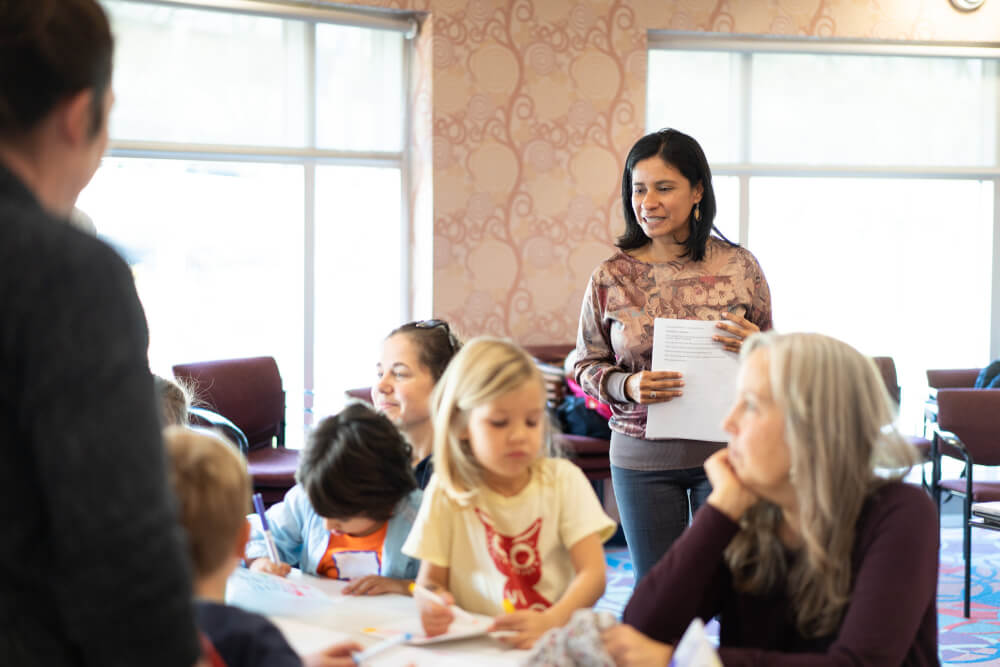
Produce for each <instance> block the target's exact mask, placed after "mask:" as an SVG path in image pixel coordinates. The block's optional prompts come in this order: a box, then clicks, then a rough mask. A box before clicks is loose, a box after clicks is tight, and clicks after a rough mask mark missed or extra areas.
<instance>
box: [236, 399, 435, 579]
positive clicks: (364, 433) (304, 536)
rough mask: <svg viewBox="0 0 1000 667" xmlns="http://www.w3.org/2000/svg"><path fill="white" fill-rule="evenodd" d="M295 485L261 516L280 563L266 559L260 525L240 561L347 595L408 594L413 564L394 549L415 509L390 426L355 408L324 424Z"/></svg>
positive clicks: (406, 466) (405, 461) (410, 480)
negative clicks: (297, 572)
mask: <svg viewBox="0 0 1000 667" xmlns="http://www.w3.org/2000/svg"><path fill="white" fill-rule="evenodd" d="M296 479H297V480H298V484H296V485H295V486H294V487H292V489H291V490H290V491H289V492H288V494H287V495H286V496H285V499H284V501H282V502H280V503H277V504H276V505H274V506H272V507H271V508H270V509H269V510H267V521H268V525H269V528H270V530H271V536H272V537H273V538H274V542H275V546H277V548H278V555H279V556H280V558H281V560H282V562H281V563H274V562H272V561H271V560H270V559H268V558H266V554H267V547H266V543H265V541H264V534H263V532H262V531H261V529H260V521H259V519H258V518H257V516H256V515H251V516H250V520H251V523H252V525H253V533H252V536H251V540H250V544H249V545H248V546H247V551H246V556H247V559H248V560H251V561H252V563H251V566H250V567H251V569H253V570H257V571H262V572H270V573H272V574H279V575H285V574H287V573H288V571H289V570H290V569H291V567H298V568H300V569H301V570H302V571H303V572H308V573H309V574H317V575H320V576H325V577H330V578H332V579H342V580H349V581H350V584H348V586H347V587H345V588H344V592H345V593H347V594H354V595H379V594H383V593H399V594H402V595H407V594H409V584H410V583H411V582H412V581H413V579H414V577H415V576H416V574H417V568H418V567H419V564H420V563H419V561H417V560H415V559H413V558H410V557H408V556H405V555H403V554H402V553H401V551H400V549H401V548H402V546H403V542H405V541H406V537H407V535H408V534H409V532H410V527H411V526H412V525H413V520H414V518H416V515H417V510H418V509H419V507H420V500H421V491H420V489H419V488H417V482H416V479H414V477H413V469H412V467H411V465H410V446H409V444H407V442H406V440H405V439H404V438H403V436H402V435H401V434H400V433H399V431H398V430H397V429H396V427H395V426H394V425H393V424H392V422H390V421H389V419H388V418H386V417H385V416H384V415H380V414H378V413H376V412H374V411H373V410H371V409H370V408H369V407H367V406H365V405H362V404H360V403H356V404H352V405H349V406H347V407H346V408H344V409H343V410H342V411H341V412H340V413H339V414H337V415H334V416H333V417H328V418H326V419H324V420H323V421H322V422H320V423H319V425H318V426H317V427H316V429H315V430H314V431H313V432H312V435H311V436H310V438H309V443H308V444H307V445H306V448H305V450H303V452H302V456H301V458H300V460H299V469H298V472H297V474H296Z"/></svg>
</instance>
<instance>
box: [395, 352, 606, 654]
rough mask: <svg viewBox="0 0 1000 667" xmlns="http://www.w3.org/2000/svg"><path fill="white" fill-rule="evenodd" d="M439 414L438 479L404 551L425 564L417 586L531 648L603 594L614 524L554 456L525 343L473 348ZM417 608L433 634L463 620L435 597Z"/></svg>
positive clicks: (442, 384)
mask: <svg viewBox="0 0 1000 667" xmlns="http://www.w3.org/2000/svg"><path fill="white" fill-rule="evenodd" d="M431 405H432V413H433V419H434V460H435V474H434V477H433V478H432V479H431V482H430V484H429V485H428V487H427V490H426V492H425V494H424V500H423V503H422V505H421V507H420V512H419V514H418V515H417V520H416V522H415V523H414V526H413V530H412V532H411V533H410V537H409V539H407V542H406V544H405V545H404V546H403V552H404V553H406V554H408V555H411V556H414V557H416V558H420V559H421V561H422V562H421V566H420V573H419V575H418V577H417V583H418V584H419V585H420V586H422V587H424V588H427V589H430V590H431V591H433V592H434V593H436V594H437V596H438V597H439V599H443V600H444V601H445V602H447V603H449V604H450V603H452V602H454V603H455V604H457V605H458V606H459V607H461V608H463V609H466V610H468V611H472V612H477V613H480V614H488V615H493V616H497V619H496V621H495V622H494V624H493V626H492V629H493V630H504V631H508V634H506V635H505V641H508V642H509V643H511V644H513V645H515V646H517V647H519V648H528V647H530V646H531V645H533V644H534V642H535V640H536V639H537V638H538V637H539V636H541V635H542V634H543V633H544V632H545V631H546V630H548V629H549V628H553V627H557V626H560V625H563V624H564V623H565V622H566V621H567V620H569V617H570V615H571V614H572V613H573V611H574V610H576V609H579V608H581V607H589V606H591V605H593V604H594V603H595V602H597V600H598V599H599V598H600V596H601V595H602V594H603V592H604V585H605V580H604V576H605V564H604V553H603V550H602V547H601V545H602V543H603V542H604V541H605V540H607V539H608V538H609V537H610V536H611V534H612V533H613V532H614V523H613V522H612V521H611V519H609V518H608V517H607V515H606V514H605V513H604V511H603V509H602V508H601V505H600V502H599V501H598V500H597V496H596V494H595V493H594V491H593V489H592V488H591V487H590V484H589V483H588V482H587V479H586V477H584V475H583V472H582V471H581V470H580V469H579V468H577V467H576V466H575V465H574V464H573V463H571V462H569V461H567V460H565V459H555V458H551V457H549V456H547V446H546V441H547V436H548V426H547V421H546V412H545V387H544V384H543V381H542V377H541V374H540V373H539V372H538V369H537V368H536V367H535V364H534V362H533V360H532V359H531V357H530V356H528V354H527V353H526V352H525V351H524V350H522V349H521V348H520V347H518V346H517V345H516V344H514V343H512V342H510V341H506V340H500V339H495V338H477V339H474V340H472V341H470V342H469V343H467V344H466V345H465V346H464V347H463V348H462V350H461V351H460V352H459V353H458V355H456V356H455V358H454V359H453V360H452V362H451V364H450V365H449V366H448V370H447V371H445V374H444V376H443V377H442V378H441V380H440V381H439V382H438V384H437V386H436V387H435V389H434V393H433V395H432V398H431ZM418 606H419V608H420V617H421V621H422V623H423V626H424V630H425V631H426V632H427V634H428V635H438V634H442V633H444V632H446V631H447V629H448V626H449V625H450V624H451V622H452V620H454V615H453V612H452V610H451V608H450V607H447V606H443V605H440V604H438V603H436V602H434V601H432V600H430V597H429V596H418ZM505 611H507V612H510V613H504V612H505Z"/></svg>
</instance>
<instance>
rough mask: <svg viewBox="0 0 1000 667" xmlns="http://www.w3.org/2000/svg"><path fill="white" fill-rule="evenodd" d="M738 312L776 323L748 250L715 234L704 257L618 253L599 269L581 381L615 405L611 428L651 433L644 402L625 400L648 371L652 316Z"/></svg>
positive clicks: (590, 288) (586, 324)
mask: <svg viewBox="0 0 1000 667" xmlns="http://www.w3.org/2000/svg"><path fill="white" fill-rule="evenodd" d="M727 310H735V311H736V312H739V313H740V314H742V315H743V316H744V317H746V318H747V319H748V320H750V321H751V322H753V323H754V324H756V325H757V326H758V327H760V329H761V330H762V331H763V330H766V329H770V328H771V291H770V288H769V287H768V285H767V280H765V278H764V273H763V271H761V268H760V264H758V263H757V259H756V258H755V257H754V256H753V254H752V253H751V252H750V251H749V250H747V249H746V248H742V247H739V246H733V245H730V244H729V243H727V242H726V241H723V240H722V239H719V238H716V237H714V236H713V237H710V238H709V239H708V242H707V245H706V247H705V258H704V259H703V260H702V261H700V262H695V261H691V260H689V259H680V260H675V261H671V262H664V263H655V264H651V263H648V262H643V261H640V260H638V259H635V258H634V257H632V256H631V255H628V254H627V253H624V252H617V253H615V254H614V255H613V256H612V257H610V258H609V259H607V260H605V261H604V262H602V263H601V264H600V265H599V266H598V267H597V269H595V270H594V273H593V275H591V277H590V283H589V284H588V285H587V292H586V294H585V295H584V298H583V308H582V311H581V313H580V331H579V335H578V337H577V343H576V365H575V367H574V371H575V375H576V379H577V382H578V383H579V384H580V386H581V387H583V389H584V391H585V392H587V394H588V395H590V396H592V397H594V398H596V399H597V400H599V401H601V402H604V403H608V404H610V405H611V412H612V417H611V421H610V426H611V429H612V430H613V431H616V432H618V433H622V434H624V435H627V436H631V437H633V438H645V433H646V406H645V405H639V404H637V403H633V402H631V401H629V400H628V399H627V398H626V397H625V393H624V383H625V380H626V379H627V378H628V376H629V375H630V374H632V373H635V372H638V371H642V370H649V369H650V360H651V357H652V347H653V320H654V319H655V318H657V317H665V318H675V319H685V320H719V319H722V315H721V314H722V313H723V312H726V311H727Z"/></svg>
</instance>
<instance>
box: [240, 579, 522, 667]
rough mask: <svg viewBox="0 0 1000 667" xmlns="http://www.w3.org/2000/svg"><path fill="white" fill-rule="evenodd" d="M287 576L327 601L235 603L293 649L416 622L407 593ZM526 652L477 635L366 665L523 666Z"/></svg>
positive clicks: (365, 639)
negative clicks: (346, 590) (263, 618)
mask: <svg viewBox="0 0 1000 667" xmlns="http://www.w3.org/2000/svg"><path fill="white" fill-rule="evenodd" d="M288 579H289V581H292V582H296V583H301V584H305V585H307V586H310V587H312V588H314V589H318V590H319V591H320V592H322V593H324V594H325V595H327V596H329V600H327V599H325V598H323V599H316V598H314V599H310V600H308V601H305V603H304V604H299V605H289V604H285V603H278V604H272V603H269V602H268V601H267V600H265V599H261V600H255V601H254V604H251V605H246V604H240V600H234V601H233V602H234V603H235V604H238V605H240V606H247V607H248V608H251V609H252V610H253V611H256V612H258V613H264V614H266V615H267V616H268V617H269V618H270V619H271V620H272V621H273V622H274V624H275V625H277V626H278V628H279V629H280V630H281V631H282V633H284V635H285V638H286V639H287V640H288V643H289V644H291V645H292V648H294V649H295V650H296V651H297V652H298V653H300V654H303V655H305V654H309V653H314V652H316V651H319V650H322V649H324V648H326V647H327V646H330V645H331V644H335V643H337V642H341V641H345V640H354V641H356V642H358V643H359V644H361V645H362V646H363V647H368V646H371V645H373V644H377V643H378V642H379V641H381V640H382V637H380V636H377V635H375V634H372V630H373V629H375V628H383V627H388V626H394V625H396V624H406V623H415V624H417V625H419V617H418V613H417V607H416V603H415V602H414V600H413V598H411V597H408V596H403V595H373V596H352V595H343V594H342V593H341V589H343V587H344V586H345V585H346V582H343V581H336V580H333V579H327V578H325V577H315V576H312V575H307V574H302V573H301V572H300V571H298V570H293V571H292V572H291V574H289V575H288ZM286 602H287V601H286ZM300 610H301V611H300ZM527 655H528V652H527V651H518V650H513V649H510V648H507V647H506V646H505V645H504V644H503V643H501V642H500V641H498V640H497V639H494V638H492V637H488V636H481V637H475V638H469V639H460V640H454V641H448V642H441V643H436V644H430V645H426V646H408V645H399V646H394V647H392V648H389V649H387V650H385V651H384V652H382V653H380V654H378V655H377V656H375V657H374V658H372V659H371V660H370V661H366V662H365V664H366V665H372V666H373V667H374V666H376V665H386V666H388V665H417V666H418V667H419V666H425V665H426V666H427V667H430V665H435V666H436V665H443V666H445V667H447V666H448V665H454V666H456V667H458V666H459V665H461V666H462V667H468V666H469V665H477V667H478V666H479V665H483V666H484V667H494V666H496V667H505V666H508V665H518V664H521V663H522V662H523V661H524V658H525V657H526V656H527Z"/></svg>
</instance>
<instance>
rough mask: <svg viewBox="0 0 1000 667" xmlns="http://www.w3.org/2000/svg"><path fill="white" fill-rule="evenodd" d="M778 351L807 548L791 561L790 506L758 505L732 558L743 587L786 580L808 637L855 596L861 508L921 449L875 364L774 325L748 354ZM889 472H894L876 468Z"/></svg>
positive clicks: (771, 362)
mask: <svg viewBox="0 0 1000 667" xmlns="http://www.w3.org/2000/svg"><path fill="white" fill-rule="evenodd" d="M756 351H762V352H764V353H765V354H766V355H767V356H768V367H769V371H768V373H769V379H770V384H771V393H772V395H773V398H774V401H775V403H776V405H777V406H778V408H779V409H780V410H781V411H782V412H783V414H784V422H785V440H786V442H787V443H788V448H789V450H790V451H789V453H790V460H791V472H790V476H791V479H792V483H793V486H794V489H795V494H796V497H797V500H798V510H799V513H798V523H799V525H797V526H792V528H794V529H796V530H797V532H798V533H799V534H800V535H801V537H802V548H801V551H800V552H799V553H798V554H797V556H796V557H795V558H793V559H792V563H791V564H789V562H788V560H789V559H788V558H787V556H786V553H787V552H786V549H785V547H784V546H783V545H782V542H781V540H780V539H779V537H778V535H779V532H778V531H779V528H780V526H781V521H782V512H781V509H780V508H779V507H778V506H777V505H775V504H773V503H770V502H768V501H761V502H759V503H757V504H756V505H755V506H754V507H752V508H751V509H750V510H749V511H748V512H747V513H746V515H745V516H744V517H743V518H742V520H741V521H740V528H741V530H740V532H739V533H738V534H737V535H736V537H734V538H733V540H732V542H730V544H729V546H728V547H727V548H726V552H725V557H726V561H727V563H728V565H729V568H730V570H731V571H732V573H733V578H734V582H735V585H736V587H737V589H739V590H742V591H745V592H757V593H765V592H767V591H771V590H774V589H775V588H777V587H778V586H780V585H781V584H782V583H785V586H786V587H787V590H788V593H789V595H790V597H791V598H792V600H794V616H795V623H796V626H797V628H798V630H799V632H800V633H801V634H802V635H803V636H805V637H820V636H823V635H826V634H830V633H832V632H833V631H835V630H836V628H837V627H838V626H839V624H840V622H841V619H842V617H843V614H844V611H845V609H846V606H847V603H848V600H849V598H850V593H851V591H850V588H851V552H852V549H853V547H854V538H855V523H856V522H857V519H858V516H859V514H860V512H861V507H862V505H863V504H864V502H865V500H866V499H867V497H868V496H869V495H871V494H872V493H873V492H874V491H875V490H876V489H877V488H878V487H879V486H880V485H882V484H884V483H885V481H886V479H891V478H898V477H900V476H902V475H903V474H905V473H906V471H907V470H909V467H910V466H912V465H913V464H914V463H915V462H916V461H917V454H916V452H915V450H914V449H913V447H911V446H910V445H909V444H908V443H907V442H906V441H905V440H904V439H903V438H902V437H901V436H900V435H899V434H898V432H897V431H896V430H895V428H894V427H893V426H892V422H893V419H894V416H895V414H894V413H895V406H894V404H893V402H892V399H890V398H889V395H888V392H887V391H886V388H885V384H884V382H883V380H882V377H881V375H880V374H879V372H878V369H877V368H876V366H875V364H874V362H873V361H872V360H871V359H870V358H868V357H866V356H864V355H862V354H861V353H860V352H858V351H857V350H855V349H854V348H853V347H851V346H850V345H848V344H846V343H843V342H841V341H839V340H836V339H834V338H830V337H828V336H823V335H820V334H807V333H792V334H777V333H775V332H773V331H772V332H767V333H763V334H757V335H754V336H752V337H751V338H749V339H748V340H747V341H746V342H745V343H744V345H743V351H742V355H741V356H742V358H743V360H744V362H745V360H746V358H747V357H748V356H749V355H751V354H753V353H754V352H756ZM877 468H878V469H887V470H888V471H889V472H888V474H886V475H878V474H876V472H875V471H876V469H877Z"/></svg>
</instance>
